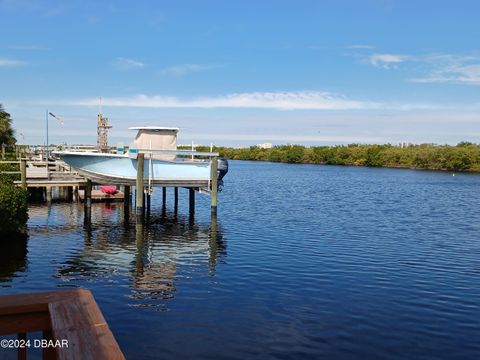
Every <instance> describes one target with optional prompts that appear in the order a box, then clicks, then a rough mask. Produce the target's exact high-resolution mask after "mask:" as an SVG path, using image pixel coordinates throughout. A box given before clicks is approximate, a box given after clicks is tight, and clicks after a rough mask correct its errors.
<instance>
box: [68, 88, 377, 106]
mask: <svg viewBox="0 0 480 360" xmlns="http://www.w3.org/2000/svg"><path fill="white" fill-rule="evenodd" d="M97 104H98V99H81V100H76V101H68V102H67V105H84V106H97ZM103 104H104V105H106V106H122V107H143V108H205V109H210V108H260V109H276V110H355V109H375V108H379V107H381V104H379V103H375V102H364V101H359V100H350V99H347V98H346V97H344V96H341V95H337V94H331V93H327V92H316V91H299V92H252V93H237V94H229V95H223V96H217V97H200V98H194V99H180V98H177V97H168V96H147V95H136V96H132V97H123V98H104V99H103Z"/></svg>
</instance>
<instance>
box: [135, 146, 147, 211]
mask: <svg viewBox="0 0 480 360" xmlns="http://www.w3.org/2000/svg"><path fill="white" fill-rule="evenodd" d="M144 159H145V154H138V156H137V184H136V204H135V205H136V214H137V217H138V216H140V217H143V215H144V204H145V203H144V194H143V192H144V186H143V168H144Z"/></svg>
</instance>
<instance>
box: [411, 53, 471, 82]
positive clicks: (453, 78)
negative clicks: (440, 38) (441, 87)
mask: <svg viewBox="0 0 480 360" xmlns="http://www.w3.org/2000/svg"><path fill="white" fill-rule="evenodd" d="M419 61H424V62H427V63H428V64H429V65H430V66H431V67H432V69H431V70H430V71H429V73H428V74H427V75H426V76H423V77H419V78H412V79H410V81H412V82H417V83H457V84H467V85H480V56H472V55H465V56H462V55H452V54H432V55H428V56H425V57H423V58H420V59H419Z"/></svg>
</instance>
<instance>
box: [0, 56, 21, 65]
mask: <svg viewBox="0 0 480 360" xmlns="http://www.w3.org/2000/svg"><path fill="white" fill-rule="evenodd" d="M24 65H27V62H26V61H21V60H13V59H6V58H0V67H2V66H4V67H16V66H24Z"/></svg>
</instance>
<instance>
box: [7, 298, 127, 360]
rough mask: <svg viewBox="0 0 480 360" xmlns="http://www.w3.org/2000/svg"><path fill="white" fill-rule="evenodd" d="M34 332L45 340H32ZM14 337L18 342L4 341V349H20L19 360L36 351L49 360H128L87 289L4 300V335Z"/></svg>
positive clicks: (18, 352)
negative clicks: (29, 336)
mask: <svg viewBox="0 0 480 360" xmlns="http://www.w3.org/2000/svg"><path fill="white" fill-rule="evenodd" d="M32 332H42V337H41V339H38V338H35V339H29V338H28V337H27V333H32ZM11 334H16V335H17V339H10V340H9V339H2V347H3V348H13V349H17V357H18V359H26V358H27V352H28V351H29V350H32V349H35V348H36V349H39V348H40V349H42V355H43V359H48V360H50V359H99V360H103V359H105V360H106V359H125V357H124V355H123V353H122V351H121V350H120V347H119V346H118V343H117V342H116V340H115V338H114V336H113V334H112V332H111V331H110V329H109V327H108V325H107V323H106V321H105V319H104V317H103V315H102V312H101V311H100V309H99V308H98V305H97V303H96V302H95V299H94V298H93V295H92V293H91V292H90V291H88V290H85V289H77V290H60V291H50V292H43V293H33V294H20V295H5V296H0V335H11ZM10 345H11V346H10Z"/></svg>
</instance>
